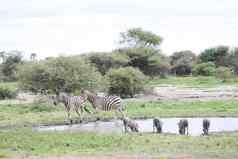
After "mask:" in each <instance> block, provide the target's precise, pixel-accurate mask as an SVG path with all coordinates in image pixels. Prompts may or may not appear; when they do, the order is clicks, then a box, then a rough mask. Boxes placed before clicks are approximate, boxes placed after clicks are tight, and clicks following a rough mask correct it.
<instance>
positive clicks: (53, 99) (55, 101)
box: [48, 95, 58, 105]
mask: <svg viewBox="0 0 238 159" xmlns="http://www.w3.org/2000/svg"><path fill="white" fill-rule="evenodd" d="M48 98H49V100H50V102H52V103H53V104H54V105H57V104H58V103H57V99H56V95H49V96H48Z"/></svg>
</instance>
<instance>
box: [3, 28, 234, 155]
mask: <svg viewBox="0 0 238 159" xmlns="http://www.w3.org/2000/svg"><path fill="white" fill-rule="evenodd" d="M162 42H163V38H162V37H161V36H159V35H156V34H154V33H152V32H150V31H146V30H143V29H141V28H132V29H128V30H127V31H125V32H123V33H121V34H120V39H119V43H120V47H119V48H116V49H115V50H112V51H110V52H91V53H86V54H79V55H75V56H60V57H48V58H46V59H37V55H36V54H35V53H33V54H31V56H30V60H25V59H24V58H23V57H24V54H23V53H22V52H19V51H10V52H5V51H2V52H0V58H1V61H2V62H1V64H0V81H1V83H0V100H2V99H12V98H16V96H17V94H18V93H19V92H31V93H35V94H44V95H48V94H55V92H57V91H65V92H69V93H72V94H75V95H78V94H80V90H81V89H88V90H92V91H95V92H105V93H107V94H116V95H119V96H121V97H122V98H125V99H123V103H124V105H125V114H126V115H127V116H129V117H131V118H151V117H199V116H202V117H213V116H218V117H226V116H233V117H237V116H238V107H237V105H238V101H237V100H207V101H199V100H196V101H193V100H191V101H174V100H162V101H158V100H155V101H150V100H144V99H143V100H142V99H135V98H132V97H135V96H136V95H137V94H140V93H143V91H144V90H148V89H151V88H153V87H155V86H158V85H163V84H171V85H176V86H180V87H182V86H192V87H217V86H221V85H237V83H238V77H237V74H238V48H230V47H228V46H215V47H212V48H204V50H203V51H202V52H200V53H194V52H192V51H190V50H186V48H185V50H178V51H177V52H175V53H173V54H172V55H171V56H168V55H167V53H165V52H163V51H162V50H160V46H161V44H162ZM6 101H7V100H4V101H0V158H5V157H12V156H15V155H20V156H21V155H23V156H24V155H43V156H44V155H52V156H54V155H65V154H66V155H82V156H86V157H87V156H89V158H90V157H91V156H95V155H97V156H100V155H102V156H103V155H104V156H105V154H106V155H109V156H112V155H115V156H116V155H117V154H119V155H118V156H119V157H121V155H122V154H124V155H125V158H126V157H128V156H132V155H134V154H141V152H143V153H145V154H148V155H150V156H151V157H153V158H161V159H162V158H163V159H165V158H179V157H181V158H237V157H238V156H237V150H238V143H237V141H238V140H237V139H238V134H237V133H235V132H233V133H227V134H216V135H214V134H213V135H211V136H209V137H189V136H175V135H168V134H162V135H157V134H96V133H89V132H85V133H84V132H80V133H79V132H68V131H65V132H37V131H34V130H32V126H36V125H42V124H43V125H49V124H62V123H65V119H66V113H65V110H64V107H63V105H59V106H53V104H52V103H50V102H48V101H47V100H46V98H42V99H37V100H35V101H34V102H33V103H24V104H23V103H21V104H17V103H8V102H6ZM86 107H87V108H88V109H89V110H90V109H92V107H91V105H90V104H89V103H87V106H86ZM114 115H115V114H114V113H113V112H100V113H98V114H87V113H85V116H84V120H88V121H94V120H96V119H97V118H98V117H99V118H100V119H102V120H108V119H112V118H113V116H114ZM73 118H74V119H77V118H78V117H77V115H76V114H74V115H73ZM122 157H123V155H122ZM129 158H130V157H129Z"/></svg>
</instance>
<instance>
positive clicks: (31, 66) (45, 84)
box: [19, 57, 104, 92]
mask: <svg viewBox="0 0 238 159" xmlns="http://www.w3.org/2000/svg"><path fill="white" fill-rule="evenodd" d="M19 80H20V86H21V87H22V88H23V89H27V90H31V91H33V92H40V91H42V90H50V91H55V90H56V89H57V90H61V91H68V92H73V91H75V90H77V89H81V88H94V89H97V88H99V87H100V86H102V83H103V82H104V80H103V78H102V76H101V74H100V73H99V72H97V70H96V68H95V67H93V66H92V65H91V64H90V63H89V62H87V61H85V60H84V59H81V58H75V57H59V58H50V59H48V60H42V61H39V62H28V63H26V64H24V65H23V66H21V67H20V71H19Z"/></svg>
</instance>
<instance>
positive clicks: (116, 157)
mask: <svg viewBox="0 0 238 159" xmlns="http://www.w3.org/2000/svg"><path fill="white" fill-rule="evenodd" d="M154 157H155V156H153V157H152V156H150V155H148V154H145V153H138V154H126V153H123V152H121V153H119V152H116V153H112V154H98V155H62V156H28V155H19V156H17V157H15V158H12V159H152V158H154Z"/></svg>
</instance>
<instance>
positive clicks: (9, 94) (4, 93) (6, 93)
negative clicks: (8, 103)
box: [0, 87, 17, 99]
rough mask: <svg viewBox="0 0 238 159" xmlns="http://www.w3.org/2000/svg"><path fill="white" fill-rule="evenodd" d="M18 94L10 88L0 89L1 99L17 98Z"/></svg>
mask: <svg viewBox="0 0 238 159" xmlns="http://www.w3.org/2000/svg"><path fill="white" fill-rule="evenodd" d="M16 96H17V92H16V91H15V90H11V89H9V88H4V87H0V99H12V98H16Z"/></svg>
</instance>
